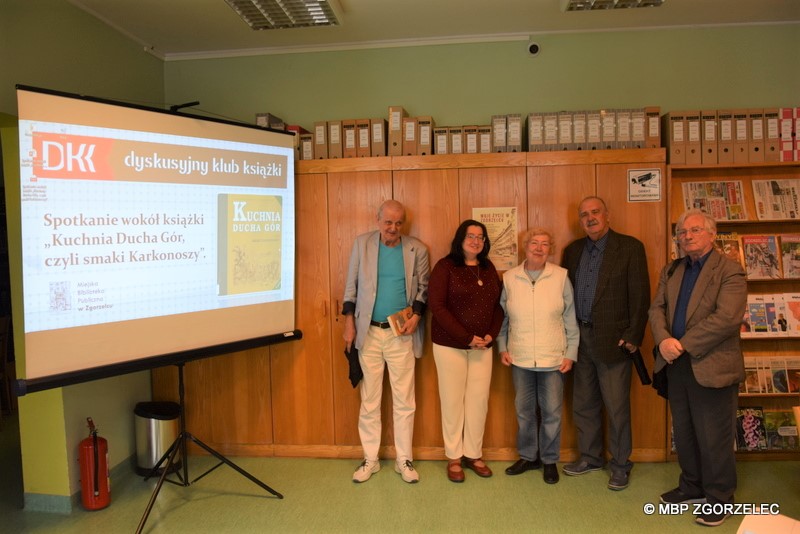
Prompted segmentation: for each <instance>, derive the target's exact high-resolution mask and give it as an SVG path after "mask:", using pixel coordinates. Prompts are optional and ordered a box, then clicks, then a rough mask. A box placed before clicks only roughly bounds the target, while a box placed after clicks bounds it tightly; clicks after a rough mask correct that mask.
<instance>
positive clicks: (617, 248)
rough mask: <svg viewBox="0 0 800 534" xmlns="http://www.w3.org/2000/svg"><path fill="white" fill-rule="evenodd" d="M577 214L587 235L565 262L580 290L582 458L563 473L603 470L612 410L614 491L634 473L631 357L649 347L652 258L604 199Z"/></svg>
mask: <svg viewBox="0 0 800 534" xmlns="http://www.w3.org/2000/svg"><path fill="white" fill-rule="evenodd" d="M578 216H579V218H580V223H581V227H582V228H583V230H584V231H585V232H586V238H581V239H578V240H576V241H574V242H572V243H571V244H570V245H569V246H568V247H567V248H566V249H565V250H564V264H563V265H564V267H566V269H567V270H568V271H569V277H570V280H571V281H572V285H573V287H574V289H575V291H574V293H575V315H576V317H577V319H578V326H579V328H580V334H581V339H580V345H579V347H578V361H577V362H576V363H575V367H574V387H573V396H572V407H573V411H574V416H575V426H576V427H577V430H578V449H579V450H580V458H578V461H576V462H574V463H571V464H567V465H565V466H564V473H565V474H567V475H572V476H576V475H583V474H585V473H589V472H591V471H597V470H599V469H602V468H603V464H604V463H605V462H604V455H603V419H602V409H603V407H604V406H605V411H606V415H607V417H608V448H609V453H610V455H611V463H610V470H611V477H610V478H609V481H608V488H609V489H612V490H623V489H625V488H627V487H628V477H629V475H630V471H631V469H632V468H633V463H632V462H631V461H630V455H631V450H632V448H633V446H632V439H631V406H630V391H631V367H632V358H631V357H630V353H632V352H635V351H636V350H637V349H638V348H639V346H640V345H641V344H642V338H643V337H644V329H645V326H646V325H647V309H648V306H649V304H650V279H649V274H648V272H647V258H646V257H645V252H644V245H643V244H642V243H641V241H639V240H638V239H635V238H633V237H631V236H627V235H623V234H619V233H617V232H615V231H613V230H611V228H610V227H609V213H608V208H607V207H606V204H605V202H604V201H603V199H601V198H599V197H594V196H593V197H587V198H585V199H583V200H582V201H581V203H580V205H579V207H578Z"/></svg>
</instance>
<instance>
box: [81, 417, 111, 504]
mask: <svg viewBox="0 0 800 534" xmlns="http://www.w3.org/2000/svg"><path fill="white" fill-rule="evenodd" d="M86 422H87V423H88V425H89V437H88V438H85V439H83V440H81V443H80V446H79V450H78V454H79V456H78V462H79V463H80V466H81V498H82V500H83V507H84V508H86V509H87V510H100V509H101V508H105V507H106V506H108V505H109V503H110V502H111V496H110V493H111V482H110V479H109V476H108V441H106V439H105V438H101V437H98V436H97V429H96V428H95V427H94V421H92V418H91V417H87V418H86Z"/></svg>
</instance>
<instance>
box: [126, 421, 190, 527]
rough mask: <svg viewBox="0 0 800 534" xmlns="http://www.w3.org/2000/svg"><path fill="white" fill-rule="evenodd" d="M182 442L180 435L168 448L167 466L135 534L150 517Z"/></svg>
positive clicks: (182, 435) (182, 438) (183, 437)
mask: <svg viewBox="0 0 800 534" xmlns="http://www.w3.org/2000/svg"><path fill="white" fill-rule="evenodd" d="M192 439H194V438H192ZM184 440H185V435H184V434H181V435H180V436H178V439H176V440H175V441H174V442H173V443H172V446H171V447H170V450H171V451H172V452H171V453H168V454H169V456H168V458H167V465H165V466H164V471H163V472H162V473H161V476H160V477H158V483H157V484H156V488H155V490H153V494H152V495H151V496H150V502H148V503H147V508H146V509H145V511H144V515H143V516H142V519H141V520H140V521H139V526H138V527H137V528H136V534H141V532H142V529H143V528H144V524H145V523H146V522H147V518H148V517H149V516H150V511H151V510H152V509H153V505H154V504H155V502H156V498H157V497H158V492H159V491H161V486H163V485H164V480H165V479H166V478H167V473H168V472H169V470H170V468H171V467H172V463H173V462H174V461H175V455H176V454H178V451H179V450H180V447H178V444H179V442H181V441H184ZM161 460H162V461H163V460H164V459H163V458H162V459H161ZM160 463H161V462H159V464H160ZM156 467H158V466H156Z"/></svg>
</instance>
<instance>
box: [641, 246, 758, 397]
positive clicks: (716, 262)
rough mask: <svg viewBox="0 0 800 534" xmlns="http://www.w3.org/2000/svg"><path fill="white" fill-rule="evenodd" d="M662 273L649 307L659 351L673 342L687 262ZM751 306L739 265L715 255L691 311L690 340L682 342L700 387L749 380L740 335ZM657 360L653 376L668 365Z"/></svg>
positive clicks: (693, 297)
mask: <svg viewBox="0 0 800 534" xmlns="http://www.w3.org/2000/svg"><path fill="white" fill-rule="evenodd" d="M669 268H670V266H669V265H667V266H666V267H664V268H663V269H662V270H661V276H660V277H659V281H658V291H657V292H656V297H655V299H654V300H653V304H652V306H650V328H651V330H652V331H653V339H654V340H655V343H656V347H657V346H658V344H659V343H661V342H662V341H664V340H665V339H667V338H670V337H672V318H673V317H674V315H675V305H676V303H677V300H678V293H679V292H680V289H681V281H682V280H683V273H684V271H685V270H686V262H685V261H681V262H679V263H678V265H677V267H676V268H675V270H674V272H673V273H672V274H671V275H670V274H669ZM746 306H747V282H746V280H745V274H744V270H743V269H742V266H741V265H739V264H738V263H736V262H734V261H731V260H729V259H726V258H724V257H723V256H722V255H720V254H718V253H717V252H712V253H711V255H710V256H709V257H708V260H706V264H705V265H704V266H703V269H702V270H701V271H700V276H699V277H698V278H697V282H696V283H695V286H694V290H693V291H692V295H691V297H689V306H688V308H687V310H686V334H685V335H684V336H683V337H682V338H681V339H679V340H678V341H680V342H681V345H683V348H684V349H685V350H686V352H687V353H688V355H689V356H690V357H691V361H692V371H694V376H695V378H696V379H697V382H698V383H699V384H700V385H701V386H705V387H711V388H721V387H725V386H731V385H733V384H738V383H739V382H741V381H742V380H744V360H743V357H742V349H741V346H740V342H739V330H740V327H741V324H742V317H743V316H744V311H745V308H746ZM666 363H667V362H666V360H664V358H662V357H661V354H657V355H656V363H655V368H654V371H655V372H658V371H660V370H661V369H663V368H664V366H665V365H666Z"/></svg>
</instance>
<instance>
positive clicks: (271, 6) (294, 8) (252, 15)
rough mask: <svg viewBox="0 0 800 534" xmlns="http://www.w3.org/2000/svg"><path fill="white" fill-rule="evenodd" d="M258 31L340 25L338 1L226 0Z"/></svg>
mask: <svg viewBox="0 0 800 534" xmlns="http://www.w3.org/2000/svg"><path fill="white" fill-rule="evenodd" d="M225 2H227V4H228V5H229V6H231V8H233V10H234V11H236V13H237V14H238V15H239V16H240V17H242V19H243V20H244V21H245V22H246V23H247V25H248V26H250V27H251V28H253V29H254V30H278V29H283V28H309V27H316V26H338V25H339V18H338V17H337V11H340V9H339V5H338V3H337V2H336V0H225Z"/></svg>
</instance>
